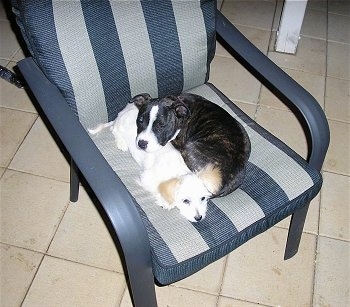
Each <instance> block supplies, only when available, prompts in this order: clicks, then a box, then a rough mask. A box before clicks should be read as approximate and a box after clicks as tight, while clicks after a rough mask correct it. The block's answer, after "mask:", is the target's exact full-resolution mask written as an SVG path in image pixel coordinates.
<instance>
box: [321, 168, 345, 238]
mask: <svg viewBox="0 0 350 307" xmlns="http://www.w3.org/2000/svg"><path fill="white" fill-rule="evenodd" d="M323 178H324V186H323V189H322V192H321V193H322V201H321V212H320V235H323V236H327V237H332V238H336V239H342V240H347V241H350V226H349V217H350V208H349V206H348V204H350V196H349V191H350V177H347V176H342V175H338V174H331V173H327V172H325V173H324V174H323Z"/></svg>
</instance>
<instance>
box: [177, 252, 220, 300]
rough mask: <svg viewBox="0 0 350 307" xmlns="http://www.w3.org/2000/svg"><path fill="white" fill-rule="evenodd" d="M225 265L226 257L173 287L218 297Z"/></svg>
mask: <svg viewBox="0 0 350 307" xmlns="http://www.w3.org/2000/svg"><path fill="white" fill-rule="evenodd" d="M225 265H226V257H224V258H222V259H220V260H218V261H216V262H214V263H212V264H210V265H209V266H207V267H205V268H204V269H203V270H201V271H199V272H197V273H196V274H193V275H191V276H189V277H187V278H185V279H183V280H180V281H178V282H177V283H175V284H174V285H175V286H178V287H182V288H186V289H191V290H196V291H201V292H206V293H210V294H215V295H218V294H219V292H220V289H221V281H222V277H223V274H224V269H225ZM208 280H210V282H208Z"/></svg>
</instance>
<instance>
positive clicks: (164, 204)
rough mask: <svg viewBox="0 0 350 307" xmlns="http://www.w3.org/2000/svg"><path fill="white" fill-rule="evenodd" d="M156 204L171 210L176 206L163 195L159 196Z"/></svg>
mask: <svg viewBox="0 0 350 307" xmlns="http://www.w3.org/2000/svg"><path fill="white" fill-rule="evenodd" d="M156 204H157V205H158V206H159V207H162V208H163V209H166V210H171V209H173V208H175V206H173V205H171V204H169V203H168V202H167V201H166V200H165V199H164V198H163V197H161V196H157V200H156Z"/></svg>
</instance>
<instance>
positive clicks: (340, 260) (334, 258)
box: [313, 237, 350, 306]
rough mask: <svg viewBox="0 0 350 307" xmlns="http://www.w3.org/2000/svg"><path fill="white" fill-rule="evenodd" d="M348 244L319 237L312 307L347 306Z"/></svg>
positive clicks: (349, 296)
mask: <svg viewBox="0 0 350 307" xmlns="http://www.w3.org/2000/svg"><path fill="white" fill-rule="evenodd" d="M349 259H350V243H349V242H344V241H340V240H333V239H329V238H324V237H320V238H319V241H318V251H317V262H316V275H315V278H316V281H315V294H314V302H313V306H349V302H350V278H349V274H350V262H349Z"/></svg>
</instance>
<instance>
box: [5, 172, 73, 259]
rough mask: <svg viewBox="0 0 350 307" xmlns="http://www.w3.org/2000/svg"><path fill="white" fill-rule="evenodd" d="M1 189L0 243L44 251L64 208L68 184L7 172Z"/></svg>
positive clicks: (66, 200) (67, 195)
mask: <svg viewBox="0 0 350 307" xmlns="http://www.w3.org/2000/svg"><path fill="white" fill-rule="evenodd" d="M0 186H1V215H2V219H1V229H0V231H1V232H0V233H1V242H3V243H8V244H13V245H17V246H21V247H25V248H29V249H32V250H37V251H42V252H45V251H46V249H47V248H48V246H49V243H50V241H51V240H52V237H53V235H54V233H55V231H56V228H57V226H58V222H59V221H60V219H61V216H62V214H63V212H64V210H65V208H66V206H67V203H68V197H69V190H68V188H69V187H68V184H66V183H62V182H58V181H54V180H50V179H46V178H42V177H37V176H33V175H29V174H24V173H19V172H14V171H11V170H7V171H6V173H5V174H4V175H3V176H2V178H1V180H0Z"/></svg>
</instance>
